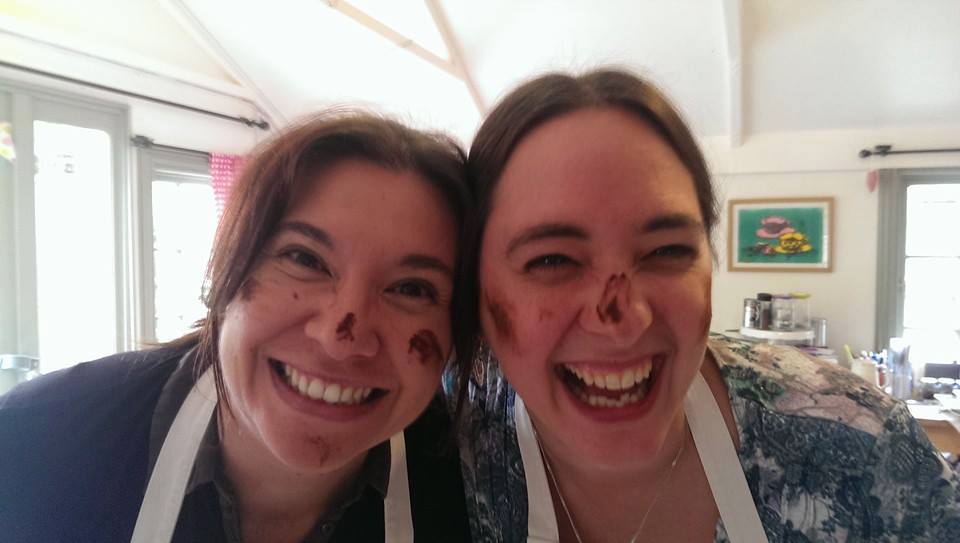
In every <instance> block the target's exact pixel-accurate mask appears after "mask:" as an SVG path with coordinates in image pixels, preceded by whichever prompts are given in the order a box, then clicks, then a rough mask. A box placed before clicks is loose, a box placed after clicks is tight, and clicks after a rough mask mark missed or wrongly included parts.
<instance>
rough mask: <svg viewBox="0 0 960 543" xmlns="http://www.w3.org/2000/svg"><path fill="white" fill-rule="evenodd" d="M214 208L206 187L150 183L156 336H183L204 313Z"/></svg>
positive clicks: (211, 192)
mask: <svg viewBox="0 0 960 543" xmlns="http://www.w3.org/2000/svg"><path fill="white" fill-rule="evenodd" d="M216 227H217V209H216V202H215V200H214V197H213V188H212V187H211V186H210V185H209V184H204V183H176V182H171V181H154V182H153V262H154V286H155V289H154V310H155V311H154V315H155V317H156V331H155V333H156V338H157V340H158V341H168V340H171V339H174V338H177V337H179V336H181V335H183V334H184V333H185V332H186V331H187V330H189V329H190V327H191V326H192V325H193V323H194V322H196V321H197V320H199V319H201V318H203V317H204V316H205V315H206V308H205V307H204V305H203V302H202V301H201V294H202V290H203V280H204V274H205V273H206V269H207V260H208V259H209V257H210V247H211V246H212V245H213V235H214V232H215V230H216Z"/></svg>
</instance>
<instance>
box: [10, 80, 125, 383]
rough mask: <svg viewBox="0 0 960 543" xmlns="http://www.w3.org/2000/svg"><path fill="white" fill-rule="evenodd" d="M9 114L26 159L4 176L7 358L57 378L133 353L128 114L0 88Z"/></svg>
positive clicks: (24, 89) (14, 88)
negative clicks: (34, 362)
mask: <svg viewBox="0 0 960 543" xmlns="http://www.w3.org/2000/svg"><path fill="white" fill-rule="evenodd" d="M0 114H2V117H3V119H2V120H6V119H9V120H10V123H11V126H12V132H13V139H14V145H15V146H16V151H17V154H18V156H17V159H16V160H15V161H13V162H12V163H10V162H7V161H6V160H3V162H4V163H5V164H4V165H3V166H2V167H0V184H2V185H3V189H2V191H3V193H4V194H3V196H4V197H3V199H2V200H0V216H2V217H3V221H2V225H0V257H2V260H4V262H5V263H6V262H10V263H12V264H10V265H4V266H3V267H2V269H0V291H3V292H5V293H9V294H5V295H3V296H2V297H0V314H2V315H3V319H2V321H0V327H2V331H0V352H3V353H11V354H21V355H27V356H31V357H39V359H40V371H41V372H49V371H53V370H57V369H60V368H63V367H66V366H69V365H72V364H74V363H76V362H79V361H82V360H89V359H93V358H98V357H101V356H104V355H108V354H111V353H114V352H117V351H118V350H123V349H127V348H131V347H132V346H133V342H134V334H133V333H132V324H133V322H134V321H135V320H136V314H135V310H134V309H133V308H134V307H135V297H134V296H133V292H134V290H135V288H134V282H133V281H134V276H133V273H132V270H131V269H130V268H129V267H128V266H125V265H124V264H123V262H126V261H128V255H130V254H132V252H133V249H134V247H133V246H132V244H131V240H130V236H129V235H128V234H127V232H129V229H128V228H126V227H125V225H129V224H132V220H131V218H130V214H129V210H130V209H131V206H130V201H131V197H132V195H131V192H130V186H129V184H128V176H126V175H124V173H123V172H125V171H126V156H127V152H126V149H127V143H126V139H127V132H126V125H127V113H126V110H125V109H124V108H122V107H119V106H115V105H112V104H105V103H101V102H97V101H93V100H84V99H78V98H71V97H68V96H64V95H60V94H57V93H52V92H47V91H44V90H41V89H37V88H33V87H29V86H14V85H6V84H0Z"/></svg>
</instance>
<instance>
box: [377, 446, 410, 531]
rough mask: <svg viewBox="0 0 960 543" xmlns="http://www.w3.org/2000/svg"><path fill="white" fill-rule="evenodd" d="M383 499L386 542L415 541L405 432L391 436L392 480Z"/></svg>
mask: <svg viewBox="0 0 960 543" xmlns="http://www.w3.org/2000/svg"><path fill="white" fill-rule="evenodd" d="M388 485H389V486H387V497H386V498H384V501H383V527H384V534H383V541H384V543H413V514H412V512H411V510H410V485H409V481H408V480H407V446H406V443H405V441H404V439H403V432H402V431H401V432H397V434H396V435H394V436H393V437H391V438H390V482H389V483H388Z"/></svg>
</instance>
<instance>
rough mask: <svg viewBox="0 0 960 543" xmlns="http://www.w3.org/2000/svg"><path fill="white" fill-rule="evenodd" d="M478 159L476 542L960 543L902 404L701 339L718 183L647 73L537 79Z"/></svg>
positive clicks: (514, 96)
mask: <svg viewBox="0 0 960 543" xmlns="http://www.w3.org/2000/svg"><path fill="white" fill-rule="evenodd" d="M468 166H469V168H470V170H471V173H472V176H471V177H472V179H473V180H474V182H475V183H476V187H475V190H474V194H475V196H476V198H477V204H478V207H477V208H476V209H477V216H476V217H475V219H476V220H475V221H472V222H473V223H474V225H475V230H474V231H473V232H472V234H471V235H470V237H469V238H468V243H467V245H466V254H465V257H464V259H465V263H466V266H465V269H466V270H468V271H472V272H473V273H475V276H474V279H475V282H476V284H478V285H479V287H480V290H479V292H478V293H475V295H474V296H473V297H472V298H471V301H472V302H473V303H475V304H478V307H474V308H473V309H471V310H470V311H469V312H467V314H466V316H467V317H468V318H473V319H474V321H473V322H476V319H477V318H479V320H480V323H481V324H482V330H483V337H484V338H485V341H484V342H483V344H482V345H481V346H480V347H479V349H478V350H477V353H476V356H475V357H472V360H471V357H462V358H460V359H459V360H458V365H459V387H460V388H459V398H460V403H459V408H458V409H459V412H460V420H459V421H458V422H459V426H460V433H461V436H460V437H461V439H460V447H461V455H462V457H463V460H464V462H463V464H464V483H465V486H466V488H467V496H468V509H469V510H470V514H471V526H472V528H473V530H474V537H475V539H478V540H483V541H503V542H521V541H562V542H565V543H568V542H572V543H583V542H591V543H594V542H616V543H628V542H630V543H632V542H635V541H685V542H688V541H689V542H707V541H717V542H725V541H732V542H735V543H743V542H747V543H758V542H762V541H768V540H769V541H771V542H774V541H777V542H780V541H782V542H787V541H791V542H792V541H798V542H799V541H834V542H836V541H896V540H899V541H956V540H957V538H958V534H960V490H958V489H960V482H958V479H957V476H956V474H955V473H953V472H952V471H951V470H950V468H949V466H947V465H946V463H944V462H943V460H942V458H940V457H939V455H938V454H937V452H936V450H935V449H934V448H933V447H932V446H931V444H930V442H929V441H928V440H927V438H926V436H925V435H924V433H923V430H922V429H920V427H919V425H918V424H917V423H916V421H914V420H913V419H912V418H911V417H910V415H909V412H908V411H907V409H906V406H905V405H903V404H902V403H900V402H897V401H895V400H893V399H891V398H889V397H887V396H885V395H884V394H883V393H882V392H880V391H879V390H877V389H876V388H875V387H872V386H870V385H869V384H867V383H866V382H864V381H862V380H860V379H859V378H858V377H856V376H853V375H852V374H851V373H850V372H849V371H846V370H843V369H841V368H838V367H837V366H836V365H835V364H830V363H827V362H823V361H817V360H813V359H810V358H808V357H807V356H806V355H804V354H803V353H801V352H799V351H797V350H795V349H792V348H786V347H775V346H769V345H756V344H747V343H743V342H739V341H735V340H731V339H726V338H723V337H721V336H709V335H708V330H709V326H710V321H711V292H710V289H711V274H712V267H713V261H714V259H713V254H714V253H713V250H712V248H711V243H710V234H711V231H712V229H713V227H714V226H715V224H716V221H717V212H716V202H715V196H714V192H713V188H712V186H711V182H710V177H709V174H708V171H707V167H706V164H705V162H704V160H703V157H702V156H701V154H700V151H699V150H698V148H697V144H696V142H695V140H694V138H693V137H692V135H691V134H690V132H689V130H688V129H687V128H686V126H685V125H684V123H683V121H682V120H681V118H680V116H679V115H678V114H677V113H676V111H675V110H674V109H673V107H672V106H671V105H670V104H669V102H668V101H667V100H666V98H665V97H664V96H663V95H662V94H661V93H660V92H659V91H658V90H657V89H656V88H654V87H653V86H652V85H650V84H649V83H648V82H646V81H644V80H643V79H641V78H639V77H637V76H635V75H633V74H631V73H629V72H626V71H622V70H612V69H604V70H597V71H594V72H590V73H587V74H584V75H581V76H570V75H566V74H550V75H545V76H542V77H539V78H536V79H534V80H532V81H531V82H529V83H527V84H524V85H522V86H520V87H519V88H517V89H516V90H514V91H513V92H511V93H509V94H508V95H507V96H506V97H505V98H503V100H502V101H501V102H500V103H499V105H497V106H496V107H495V108H494V110H493V111H492V112H491V113H490V115H489V116H488V117H487V119H486V120H485V121H484V122H483V124H482V126H481V127H480V130H479V132H478V133H477V136H476V138H475V139H474V142H473V145H472V148H471V151H470V156H469V160H468ZM457 324H458V326H464V327H465V328H466V329H471V328H472V324H473V323H471V322H468V321H465V320H461V321H458V323H457ZM450 388H455V387H450Z"/></svg>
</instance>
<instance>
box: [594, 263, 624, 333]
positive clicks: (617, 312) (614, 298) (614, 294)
mask: <svg viewBox="0 0 960 543" xmlns="http://www.w3.org/2000/svg"><path fill="white" fill-rule="evenodd" d="M629 294H630V288H629V284H628V282H627V274H625V273H620V274H619V275H617V274H614V275H611V276H610V278H609V279H607V284H606V286H604V288H603V294H602V295H601V296H600V303H599V304H597V317H598V318H599V319H600V322H602V323H604V324H606V322H607V320H609V321H610V322H612V323H613V324H619V323H620V321H622V320H623V311H622V310H621V309H620V298H621V295H622V297H623V302H624V304H625V305H629V299H628V297H629Z"/></svg>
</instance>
